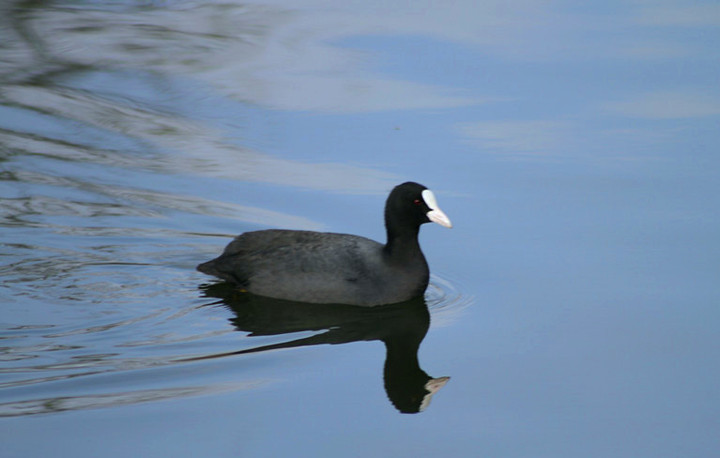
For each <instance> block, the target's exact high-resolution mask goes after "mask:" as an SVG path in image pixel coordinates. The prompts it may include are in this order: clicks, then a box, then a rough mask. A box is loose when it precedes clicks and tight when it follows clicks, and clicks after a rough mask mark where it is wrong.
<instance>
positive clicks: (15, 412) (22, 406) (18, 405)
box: [0, 381, 265, 417]
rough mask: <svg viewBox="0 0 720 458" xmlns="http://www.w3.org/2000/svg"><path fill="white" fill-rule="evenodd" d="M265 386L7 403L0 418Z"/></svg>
mask: <svg viewBox="0 0 720 458" xmlns="http://www.w3.org/2000/svg"><path fill="white" fill-rule="evenodd" d="M263 383H265V382H262V381H256V382H245V383H235V384H217V385H202V386H188V387H177V388H162V389H152V390H137V391H125V392H118V393H107V394H91V395H83V396H59V397H54V398H45V399H33V400H28V401H18V402H7V403H2V404H0V417H17V416H26V415H37V414H48V413H58V412H64V411H67V410H84V409H98V408H102V407H119V406H123V405H131V404H138V403H143V402H153V401H161V400H164V399H177V398H182V397H189V396H200V395H208V394H220V393H227V392H231V391H237V390H242V389H250V388H254V387H256V386H259V385H261V384H263Z"/></svg>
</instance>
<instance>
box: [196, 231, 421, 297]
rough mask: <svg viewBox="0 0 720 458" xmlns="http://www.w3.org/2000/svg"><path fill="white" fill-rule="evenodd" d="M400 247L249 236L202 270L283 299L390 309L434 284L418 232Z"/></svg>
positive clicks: (324, 237) (343, 238)
mask: <svg viewBox="0 0 720 458" xmlns="http://www.w3.org/2000/svg"><path fill="white" fill-rule="evenodd" d="M398 242H399V243H395V244H393V245H392V246H388V245H383V244H381V243H378V242H375V241H373V240H370V239H367V238H365V237H360V236H356V235H349V234H336V233H328V232H309V231H290V230H264V231H256V232H246V233H244V234H241V235H239V236H238V237H236V238H235V239H234V240H233V241H232V242H231V243H230V244H229V245H228V246H227V247H226V248H225V250H224V251H223V253H222V254H221V255H220V256H219V257H217V258H216V259H213V260H212V261H208V262H206V263H203V264H200V265H199V266H198V270H199V271H201V272H204V273H206V274H210V275H215V276H217V277H219V278H222V279H224V280H228V281H231V282H234V283H236V284H238V285H239V286H241V287H242V288H244V289H246V290H248V291H249V292H251V293H253V294H258V295H261V296H268V297H274V298H278V299H287V300H293V301H299V302H313V303H338V304H353V305H380V304H391V303H396V302H402V301H406V300H409V299H412V298H415V297H418V296H420V295H422V294H423V293H424V292H425V289H426V288H427V285H428V279H429V269H428V265H427V262H426V261H425V257H424V256H423V254H422V252H421V251H420V247H419V245H418V242H417V232H415V237H414V238H413V237H410V238H409V239H408V240H399V241H398Z"/></svg>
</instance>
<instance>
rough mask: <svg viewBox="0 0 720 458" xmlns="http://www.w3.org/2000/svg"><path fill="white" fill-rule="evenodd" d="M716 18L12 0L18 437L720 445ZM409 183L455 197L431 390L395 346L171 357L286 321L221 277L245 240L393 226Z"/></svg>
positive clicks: (244, 340) (5, 188)
mask: <svg viewBox="0 0 720 458" xmlns="http://www.w3.org/2000/svg"><path fill="white" fill-rule="evenodd" d="M719 42H720V5H718V4H716V2H693V3H688V2H680V1H674V0H663V1H661V2H647V1H643V0H638V1H631V2H604V3H597V4H592V5H582V6H573V5H570V4H567V3H562V2H550V3H548V2H540V1H536V0H522V1H520V2H514V3H512V4H508V3H507V2H500V1H484V2H470V1H460V2H452V3H448V2H415V3H414V4H413V5H412V7H408V6H407V5H405V4H401V3H398V2H367V1H363V2H341V3H338V2H328V1H311V0H308V1H304V2H302V4H301V5H300V4H298V3H297V2H288V1H286V0H285V1H272V0H267V1H261V2H243V3H236V2H227V1H225V2H212V1H205V2H195V1H192V2H190V1H182V2H170V3H168V2H130V1H128V2H102V1H80V2H66V1H55V2H50V3H45V2H33V1H24V2H5V3H3V5H2V6H0V228H1V230H2V240H0V256H1V257H2V259H3V261H5V262H3V263H2V264H0V275H1V276H2V277H3V281H2V284H0V294H2V296H3V298H4V304H3V311H2V315H1V319H0V321H1V322H2V324H0V336H1V337H2V338H3V340H2V342H3V347H2V353H1V356H2V363H3V365H2V366H0V367H1V368H2V369H0V375H1V376H2V381H0V384H2V385H0V386H2V388H0V390H1V391H0V396H2V400H1V401H0V404H2V406H4V408H5V410H0V414H2V415H5V414H8V413H11V415H9V414H8V415H7V416H12V418H4V419H2V421H3V428H0V438H1V439H2V443H3V449H4V451H3V453H6V454H8V456H13V457H14V456H30V455H40V454H48V455H50V454H57V450H63V451H65V452H66V453H67V454H72V455H76V456H121V455H123V456H126V455H127V454H129V453H130V454H138V453H140V448H139V447H141V446H142V447H145V448H143V450H142V451H143V452H150V453H151V454H152V453H155V454H158V455H162V456H168V455H171V454H174V455H178V456H199V455H202V456H205V455H208V456H211V455H212V456H230V455H246V456H256V455H257V456H259V455H260V454H262V456H290V455H293V456H298V455H308V456H310V455H312V456H318V455H327V456H353V455H358V456H359V455H362V456H366V455H374V456H387V455H389V454H395V455H399V456H405V455H408V454H413V455H419V456H424V455H437V454H440V453H442V454H444V455H456V456H478V454H480V455H488V456H613V457H615V456H633V457H637V456H648V457H653V458H655V457H662V456H668V457H669V456H715V455H717V453H718V451H720V442H719V441H718V437H717V433H716V431H717V430H718V429H719V428H720V413H719V412H720V402H719V401H718V400H720V393H719V392H718V385H717V383H716V380H717V379H718V377H719V376H720V367H719V366H718V361H720V341H719V339H718V337H717V329H716V328H717V325H716V324H717V322H718V318H720V309H718V307H717V304H718V303H720V297H719V295H718V288H717V277H718V273H719V272H720V261H719V260H720V238H718V234H720V220H719V219H718V214H719V210H720V208H718V198H717V196H718V195H720V180H719V179H718V173H717V170H718V165H720V164H719V163H718V162H719V159H718V154H717V152H718V150H720V148H719V147H720V129H719V128H718V127H720V126H719V124H718V121H719V120H720V90H719V89H718V84H717V83H718V81H719V80H720V67H719V64H718V58H719V57H718V46H717V44H718V43H719ZM407 179H412V180H416V181H419V182H421V183H423V184H426V185H428V186H429V187H431V188H433V189H434V190H435V192H436V194H437V195H438V197H439V198H440V199H441V200H442V204H443V208H444V209H445V210H446V211H447V213H448V215H449V216H450V217H451V218H452V219H453V222H454V223H456V227H455V228H454V229H453V231H452V232H449V233H448V232H442V233H441V232H440V231H433V230H432V229H431V228H427V229H426V230H423V233H422V243H423V248H424V250H425V253H426V255H427V257H428V259H429V262H430V266H431V270H432V272H433V274H434V277H433V284H432V288H431V290H430V292H429V294H428V302H429V305H430V307H429V308H430V313H431V315H432V324H431V327H430V329H429V331H428V332H427V336H426V337H425V339H424V340H423V341H422V345H421V346H420V349H419V352H418V359H419V360H420V361H422V367H423V369H424V370H427V372H428V373H433V374H441V375H449V376H451V377H452V379H451V381H450V382H448V385H447V386H446V387H444V388H443V389H442V390H441V391H440V392H439V393H438V394H437V396H436V398H434V400H433V403H432V406H431V407H429V408H428V409H427V411H425V412H423V413H421V414H418V415H414V416H401V415H398V414H397V412H396V410H395V409H394V408H393V406H392V405H391V403H390V402H388V399H387V396H386V394H385V392H384V389H383V386H382V383H381V382H380V377H379V376H378V374H379V372H380V371H381V368H382V365H383V362H382V361H383V353H384V350H383V349H382V345H381V344H379V343H378V342H376V341H371V342H356V343H351V344H345V345H336V346H313V347H312V348H294V349H292V350H283V351H274V352H263V353H262V354H255V355H243V356H237V357H225V358H215V359H213V360H212V361H210V360H207V361H203V362H196V363H192V364H187V363H178V362H177V361H179V360H182V359H184V358H192V357H198V356H199V357H202V356H203V355H205V356H207V355H216V354H223V353H227V352H238V351H244V350H247V349H251V348H256V347H259V346H273V345H277V344H281V343H282V342H284V341H286V340H287V339H285V338H279V337H277V336H254V337H251V336H249V335H248V334H247V333H244V332H243V331H242V330H237V329H236V328H235V327H234V326H233V323H232V320H233V319H234V318H233V314H232V313H231V312H230V311H229V310H227V309H225V308H223V307H218V306H211V305H210V304H208V300H207V298H204V297H202V295H201V294H200V293H199V290H198V285H200V284H201V283H203V282H205V281H207V280H208V279H207V278H206V277H204V276H202V275H200V274H198V273H196V272H195V271H194V266H195V264H197V263H198V262H200V261H202V260H205V259H207V258H209V257H210V256H211V255H212V254H216V252H217V250H218V249H220V248H221V247H222V246H224V245H225V243H226V242H227V237H228V236H230V235H233V234H236V233H240V232H243V231H246V230H254V229H259V228H267V227H287V228H296V229H312V230H331V231H337V232H351V233H356V234H361V235H365V236H369V237H372V238H375V239H382V237H383V234H384V231H383V229H382V226H381V212H382V204H383V201H384V198H385V196H386V193H387V191H388V190H389V189H390V188H391V187H392V186H393V185H395V184H397V183H398V182H401V181H404V180H407ZM295 337H299V336H295ZM416 350H417V349H416ZM51 411H56V412H59V413H55V414H50V415H47V412H51ZM80 430H82V431H83V437H82V438H78V433H77V432H78V431H80ZM37 431H43V434H44V437H45V440H43V441H37V440H36V437H37ZM318 431H322V434H321V435H319V434H318ZM278 438H282V440H278ZM128 439H130V440H128ZM319 442H321V443H319Z"/></svg>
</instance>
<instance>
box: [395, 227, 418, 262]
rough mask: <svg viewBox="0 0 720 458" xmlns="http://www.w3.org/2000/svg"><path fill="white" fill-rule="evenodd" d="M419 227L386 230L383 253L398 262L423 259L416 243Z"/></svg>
mask: <svg viewBox="0 0 720 458" xmlns="http://www.w3.org/2000/svg"><path fill="white" fill-rule="evenodd" d="M419 231H420V228H419V227H411V228H403V229H400V230H398V229H397V228H393V229H392V230H391V229H388V231H387V243H386V244H385V252H386V253H387V254H388V255H389V256H390V258H391V259H393V260H396V261H398V262H413V261H417V260H420V259H423V260H424V259H425V258H424V256H423V254H422V251H421V250H420V243H419V242H418V233H419Z"/></svg>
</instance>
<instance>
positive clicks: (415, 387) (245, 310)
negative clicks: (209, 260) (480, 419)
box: [203, 283, 450, 413]
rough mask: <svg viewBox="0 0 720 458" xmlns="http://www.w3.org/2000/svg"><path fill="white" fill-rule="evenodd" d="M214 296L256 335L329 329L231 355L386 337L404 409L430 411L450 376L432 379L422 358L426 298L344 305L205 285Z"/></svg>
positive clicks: (387, 377) (391, 383) (393, 387)
mask: <svg viewBox="0 0 720 458" xmlns="http://www.w3.org/2000/svg"><path fill="white" fill-rule="evenodd" d="M203 289H204V292H205V294H206V295H207V296H209V297H217V298H220V299H222V300H221V301H220V303H222V304H224V305H225V306H227V307H228V308H229V309H231V310H232V311H233V312H234V313H235V317H233V318H231V319H230V321H231V322H232V323H233V325H235V327H236V328H237V329H238V330H241V331H245V332H249V333H250V334H249V335H250V336H267V335H279V334H288V333H293V332H300V331H323V330H324V331H325V332H321V333H319V334H315V335H313V336H310V337H305V338H302V339H296V340H291V341H288V342H282V343H277V344H271V345H264V346H261V347H255V348H250V349H247V350H240V351H236V352H230V353H224V354H222V355H213V356H210V357H214V356H227V355H235V354H237V355H239V354H245V353H255V352H261V351H266V350H274V349H279V348H293V347H302V346H308V345H320V344H342V343H350V342H357V341H372V340H380V341H382V342H383V343H384V344H385V348H386V350H387V354H386V358H385V367H384V381H385V391H386V392H387V395H388V397H389V398H390V401H391V402H392V403H393V405H394V406H395V407H396V408H397V409H398V410H399V411H400V412H402V413H417V412H421V411H422V410H424V409H425V408H426V407H427V406H428V404H429V403H430V399H431V397H432V395H433V394H435V393H436V392H437V391H438V390H439V389H440V388H442V387H443V386H444V385H445V384H446V383H447V381H448V380H449V379H450V377H440V378H431V377H430V376H429V375H428V374H426V373H425V372H424V371H423V370H422V369H421V368H420V365H419V362H418V355H417V353H418V349H419V347H420V343H421V342H422V340H423V338H425V334H426V333H427V331H428V328H429V326H430V313H429V312H428V308H427V305H426V303H425V300H424V299H423V298H417V299H413V300H411V301H407V302H402V303H399V304H392V305H385V306H378V307H360V306H354V305H340V304H309V303H301V302H291V301H284V300H279V299H271V298H267V297H262V296H256V295H253V294H249V293H240V292H238V291H237V289H236V288H235V287H234V285H231V284H228V283H219V284H215V285H210V286H204V287H203Z"/></svg>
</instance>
